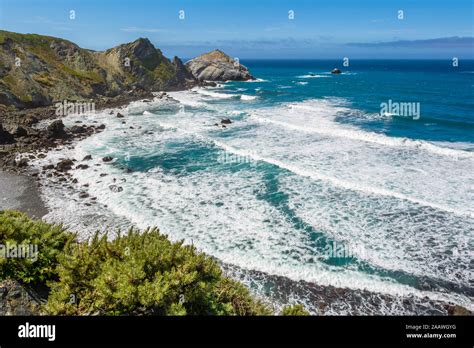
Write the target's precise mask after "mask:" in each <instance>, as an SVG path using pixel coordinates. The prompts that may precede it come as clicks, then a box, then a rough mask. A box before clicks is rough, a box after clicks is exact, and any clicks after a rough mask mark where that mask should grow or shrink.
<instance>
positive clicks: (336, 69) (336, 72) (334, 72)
mask: <svg viewBox="0 0 474 348" xmlns="http://www.w3.org/2000/svg"><path fill="white" fill-rule="evenodd" d="M340 73H341V70H339V69H338V68H335V69H332V71H331V74H340Z"/></svg>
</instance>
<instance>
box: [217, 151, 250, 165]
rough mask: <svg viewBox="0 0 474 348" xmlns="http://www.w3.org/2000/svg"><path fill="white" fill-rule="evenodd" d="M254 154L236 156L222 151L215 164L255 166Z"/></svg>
mask: <svg viewBox="0 0 474 348" xmlns="http://www.w3.org/2000/svg"><path fill="white" fill-rule="evenodd" d="M254 157H255V153H254V152H253V151H250V152H249V154H247V155H238V154H235V153H232V152H229V151H223V152H221V153H220V154H219V156H218V157H217V162H219V163H223V164H244V163H248V164H255V163H256V162H257V161H256V160H255V159H254Z"/></svg>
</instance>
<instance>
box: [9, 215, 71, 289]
mask: <svg viewBox="0 0 474 348" xmlns="http://www.w3.org/2000/svg"><path fill="white" fill-rule="evenodd" d="M73 239H74V235H73V234H71V233H68V232H66V231H64V229H63V227H62V226H58V225H50V224H47V223H44V222H42V221H32V220H30V219H29V218H28V217H27V216H26V215H25V214H23V213H20V212H17V211H0V245H1V246H2V248H1V252H0V279H6V278H11V279H16V280H18V281H20V282H21V283H23V284H26V285H44V284H45V283H46V282H47V281H49V280H55V279H57V274H56V271H55V269H56V266H57V262H58V261H57V257H58V255H59V254H60V253H61V251H62V249H63V248H64V247H65V245H66V244H67V243H68V242H69V241H71V240H73ZM27 245H33V246H37V248H38V249H37V253H34V255H32V254H28V257H5V256H7V255H5V253H6V249H7V248H8V249H9V250H13V249H15V248H17V247H20V246H23V247H24V246H27ZM33 251H34V249H33Z"/></svg>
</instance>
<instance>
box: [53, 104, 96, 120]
mask: <svg viewBox="0 0 474 348" xmlns="http://www.w3.org/2000/svg"><path fill="white" fill-rule="evenodd" d="M54 106H55V108H56V116H59V117H63V116H70V115H83V114H91V113H95V103H88V102H68V101H67V100H64V101H62V102H58V103H56V104H54Z"/></svg>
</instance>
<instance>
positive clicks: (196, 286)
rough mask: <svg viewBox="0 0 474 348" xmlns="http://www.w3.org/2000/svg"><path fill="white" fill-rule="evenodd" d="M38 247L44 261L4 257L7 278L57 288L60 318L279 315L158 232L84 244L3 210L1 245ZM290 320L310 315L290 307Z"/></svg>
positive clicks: (52, 296)
mask: <svg viewBox="0 0 474 348" xmlns="http://www.w3.org/2000/svg"><path fill="white" fill-rule="evenodd" d="M19 244H37V245H38V255H37V260H36V261H35V262H33V261H32V260H30V259H25V258H11V257H7V258H5V257H4V255H0V279H6V278H12V279H16V280H18V281H20V282H21V283H23V284H27V285H47V286H48V287H49V289H50V292H49V297H48V301H47V303H46V304H45V306H44V308H43V310H44V312H45V313H47V314H52V315H94V314H97V315H121V314H131V315H142V314H143V315H271V314H273V313H272V311H271V310H270V308H269V307H268V306H266V305H265V304H264V303H263V302H261V301H260V300H258V299H255V298H254V297H252V296H251V295H250V293H249V291H248V289H247V288H246V287H244V286H243V285H242V284H240V283H238V282H236V281H234V280H231V279H229V278H227V277H225V276H223V274H222V271H221V269H220V267H219V265H218V264H217V262H216V261H215V260H214V259H212V258H210V257H209V256H207V255H205V254H203V253H200V252H198V251H197V250H196V248H194V247H193V246H190V245H183V242H176V243H173V242H171V241H170V240H169V239H168V238H167V236H166V235H163V234H161V233H160V232H159V231H158V229H156V228H153V229H147V230H145V231H137V230H133V229H130V230H129V231H128V233H126V234H123V235H121V234H118V235H117V236H115V238H113V239H111V240H109V239H108V238H107V236H106V235H103V236H99V235H98V234H95V235H94V236H93V238H91V239H90V240H89V241H87V242H78V241H77V238H76V236H75V235H74V234H72V233H70V232H68V231H66V230H65V229H64V228H63V227H62V226H58V225H52V224H47V223H44V222H42V221H32V220H30V219H29V218H28V217H27V216H26V215H25V214H23V213H19V212H13V211H0V245H9V246H10V247H11V246H12V245H19ZM281 314H283V315H306V314H307V312H306V311H305V310H304V308H303V307H302V306H298V305H296V306H288V307H285V308H284V309H283V312H282V313H281Z"/></svg>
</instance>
